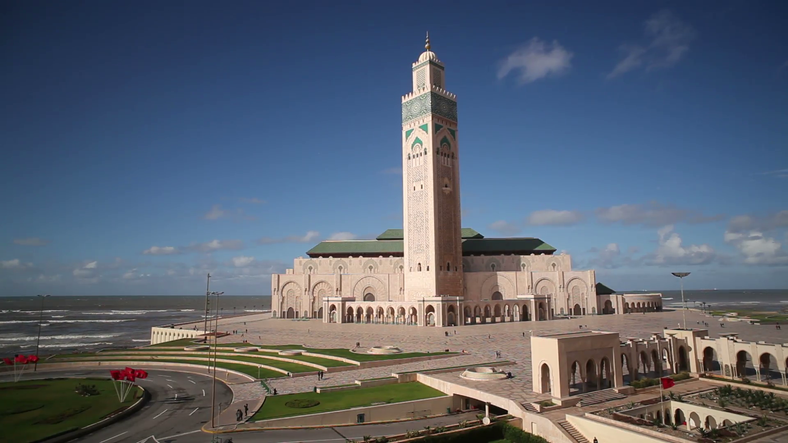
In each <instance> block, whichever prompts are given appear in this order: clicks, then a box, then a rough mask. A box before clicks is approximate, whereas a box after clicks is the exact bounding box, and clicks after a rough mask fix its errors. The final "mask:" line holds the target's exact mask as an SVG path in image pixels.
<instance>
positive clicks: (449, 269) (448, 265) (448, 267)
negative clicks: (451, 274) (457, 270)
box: [446, 262, 451, 271]
mask: <svg viewBox="0 0 788 443" xmlns="http://www.w3.org/2000/svg"><path fill="white" fill-rule="evenodd" d="M446 270H447V271H451V263H450V262H447V263H446Z"/></svg>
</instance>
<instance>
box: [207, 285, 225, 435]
mask: <svg viewBox="0 0 788 443" xmlns="http://www.w3.org/2000/svg"><path fill="white" fill-rule="evenodd" d="M209 295H213V296H215V297H216V298H215V300H216V303H214V304H215V305H216V307H215V309H216V321H214V326H213V387H212V388H211V428H215V427H216V424H215V423H214V420H215V418H216V414H215V413H214V405H215V404H216V348H217V347H218V340H219V339H218V337H219V296H220V295H224V292H210V293H209Z"/></svg>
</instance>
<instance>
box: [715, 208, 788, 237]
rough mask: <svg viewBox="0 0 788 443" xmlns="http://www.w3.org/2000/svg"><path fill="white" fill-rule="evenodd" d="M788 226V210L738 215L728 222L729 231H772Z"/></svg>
mask: <svg viewBox="0 0 788 443" xmlns="http://www.w3.org/2000/svg"><path fill="white" fill-rule="evenodd" d="M780 228H788V211H779V212H775V213H773V214H769V215H766V216H763V217H757V216H753V215H737V216H736V217H733V218H732V219H731V220H730V222H728V231H730V232H745V231H761V232H764V231H771V230H773V229H780Z"/></svg>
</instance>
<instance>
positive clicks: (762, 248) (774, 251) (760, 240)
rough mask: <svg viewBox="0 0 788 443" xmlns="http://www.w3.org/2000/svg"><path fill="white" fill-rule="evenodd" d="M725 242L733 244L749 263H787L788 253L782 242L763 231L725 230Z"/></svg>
mask: <svg viewBox="0 0 788 443" xmlns="http://www.w3.org/2000/svg"><path fill="white" fill-rule="evenodd" d="M724 239H725V243H728V244H731V245H733V246H734V247H735V248H736V249H738V250H739V252H740V253H741V254H742V255H743V256H744V263H747V264H749V265H786V264H788V254H786V252H785V251H784V250H783V248H782V244H780V242H778V241H777V240H775V239H774V238H772V237H766V236H765V235H763V233H762V232H759V231H749V232H747V233H740V232H731V231H726V232H725V236H724Z"/></svg>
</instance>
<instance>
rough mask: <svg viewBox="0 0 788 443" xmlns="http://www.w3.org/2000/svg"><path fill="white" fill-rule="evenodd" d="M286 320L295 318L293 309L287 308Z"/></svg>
mask: <svg viewBox="0 0 788 443" xmlns="http://www.w3.org/2000/svg"><path fill="white" fill-rule="evenodd" d="M287 318H295V309H293V308H287Z"/></svg>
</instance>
